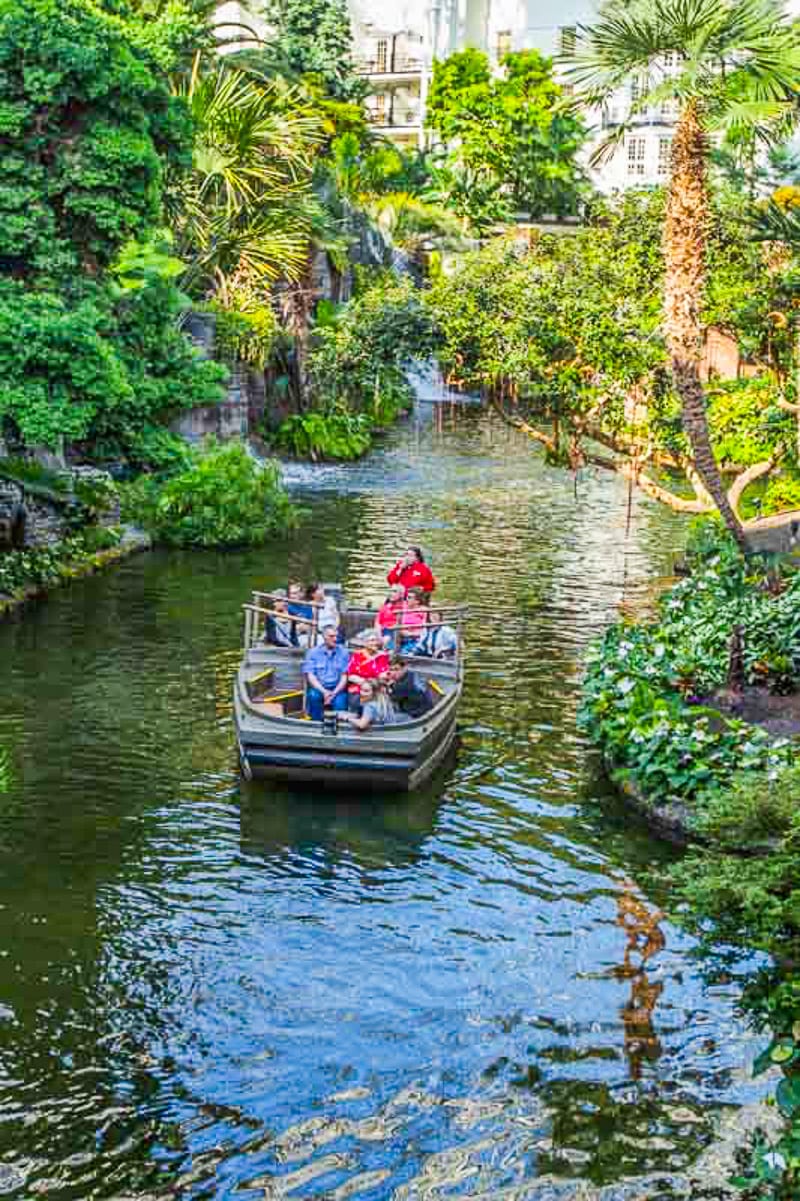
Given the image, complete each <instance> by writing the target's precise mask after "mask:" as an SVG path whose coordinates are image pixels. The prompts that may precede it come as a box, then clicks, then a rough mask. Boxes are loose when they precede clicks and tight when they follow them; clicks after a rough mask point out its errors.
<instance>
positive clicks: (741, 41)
mask: <svg viewBox="0 0 800 1201" xmlns="http://www.w3.org/2000/svg"><path fill="white" fill-rule="evenodd" d="M666 56H669V59H670V60H671V61H672V62H673V63H675V64H676V65H675V68H674V70H672V69H669V70H668V69H667V67H666V61H667V58H666ZM569 74H570V77H571V80H572V82H573V83H574V84H575V86H576V89H577V91H578V93H579V95H580V98H581V99H582V100H583V101H584V102H585V103H588V104H589V105H591V106H593V107H595V106H597V107H599V106H602V105H604V104H606V103H607V102H608V101H609V100H610V99H611V97H612V96H614V95H615V94H618V93H619V91H620V89H622V88H627V87H629V86H630V85H631V82H632V81H635V82H636V85H637V86H636V88H635V89H633V88H631V95H632V96H633V97H634V99H632V101H631V103H630V105H629V112H628V118H627V120H626V121H625V122H624V123H622V124H621V125H620V126H619V128H618V129H617V130H616V131H615V132H614V134H613V135H612V136H611V138H609V139H608V140H607V141H606V143H605V146H604V147H603V148H602V149H603V150H605V151H606V152H608V151H609V150H610V149H611V148H613V146H614V145H615V144H617V143H619V141H621V139H622V138H623V137H624V135H625V133H626V132H627V130H628V129H629V128H630V125H631V123H632V122H634V121H635V120H636V119H637V117H641V115H642V114H643V113H645V112H646V110H647V109H650V108H653V107H656V106H658V105H660V104H663V103H665V102H672V103H674V104H675V105H676V107H677V114H678V116H677V125H676V128H675V135H674V138H673V141H672V154H671V172H670V179H669V186H668V195H667V210H666V219H665V223H664V235H663V245H664V259H665V267H666V272H665V283H664V333H665V337H666V341H667V346H668V349H669V353H670V358H671V363H672V375H673V379H674V383H675V388H676V390H677V392H678V395H679V397H680V401H681V412H682V421H683V427H684V431H685V433H686V436H687V438H688V440H689V443H690V445H691V448H692V454H693V457H694V462H695V466H696V469H697V472H698V474H699V476H700V478H701V480H702V482H703V484H704V485H705V487H706V489H707V491H708V492H709V494H710V495H711V497H712V499H713V501H714V503H715V504H716V506H717V508H718V509H719V511H720V513H721V515H722V517H723V520H724V521H725V524H726V525H727V526H728V528H729V529H730V531H731V533H732V534H733V535H734V537H735V538H736V540H737V542H738V543H739V545H740V546H741V547H742V549H743V550H747V540H746V538H745V535H744V531H743V529H742V526H741V523H740V521H739V519H738V517H737V515H736V513H735V512H734V510H733V506H732V505H731V503H730V502H729V499H728V495H727V493H726V491H725V487H724V485H723V482H722V478H721V475H720V472H719V468H718V466H717V463H716V460H715V458H714V454H713V451H712V449H711V440H710V437H709V430H708V420H707V417H706V408H705V396H704V391H703V385H702V382H701V379H700V372H699V362H700V355H701V349H702V338H703V326H702V306H703V295H704V285H705V275H706V261H705V259H706V245H707V230H708V217H709V192H708V167H709V159H710V150H711V144H712V138H713V136H714V135H715V134H720V135H723V136H724V135H726V134H730V135H732V136H733V137H735V138H740V139H741V138H742V137H745V136H747V137H752V138H753V139H754V141H755V142H757V143H760V144H762V145H765V146H766V145H769V144H770V143H771V142H773V141H775V140H779V139H780V140H783V139H784V138H785V136H786V131H787V127H788V126H789V125H790V124H791V122H792V120H793V117H794V110H795V106H796V103H797V97H798V82H800V34H798V31H797V30H796V28H795V27H794V26H793V25H792V23H791V22H790V21H789V19H788V17H787V15H786V12H785V10H784V7H783V4H782V3H781V2H780V0H611V2H610V3H607V4H606V5H605V6H604V8H603V9H602V10H601V13H600V16H599V19H598V21H597V23H596V24H594V25H592V26H589V27H580V28H579V29H578V33H577V42H576V48H575V52H574V54H573V55H571V56H570V63H569Z"/></svg>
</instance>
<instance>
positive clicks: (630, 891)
mask: <svg viewBox="0 0 800 1201" xmlns="http://www.w3.org/2000/svg"><path fill="white" fill-rule="evenodd" d="M620 885H621V891H620V893H619V895H618V897H617V919H616V921H617V925H618V926H620V927H621V928H622V929H623V930H624V931H625V936H626V944H625V951H624V954H623V959H622V963H621V964H620V965H619V966H618V967H616V968H614V969H613V973H614V975H615V976H616V977H617V979H618V980H630V982H631V994H630V997H629V999H628V1001H627V1003H626V1004H625V1005H623V1007H622V1009H621V1010H620V1015H621V1017H622V1024H623V1027H624V1031H625V1054H626V1056H627V1058H628V1064H629V1066H630V1073H631V1078H632V1079H633V1080H640V1079H641V1077H642V1065H643V1063H644V1062H647V1063H656V1062H657V1061H658V1059H659V1058H660V1056H661V1042H660V1040H659V1037H658V1035H657V1034H656V1031H655V1028H654V1026H653V1013H654V1011H655V1008H656V1005H657V1004H658V999H659V997H660V996H661V994H662V992H663V991H664V984H663V982H662V981H652V980H651V979H650V978H649V976H648V973H647V970H646V966H647V963H648V961H649V960H650V959H652V957H653V956H654V955H657V954H658V952H659V951H663V949H664V947H665V946H666V939H665V937H664V934H663V932H662V930H661V926H660V924H659V923H660V922H661V921H662V920H663V918H664V914H663V913H662V912H661V911H660V910H658V909H650V908H649V907H648V906H647V905H646V904H645V903H644V902H643V901H642V900H641V899H640V897H639V896H638V895H637V889H636V885H635V884H634V882H633V881H632V880H629V879H627V878H623V879H622V880H621V881H620Z"/></svg>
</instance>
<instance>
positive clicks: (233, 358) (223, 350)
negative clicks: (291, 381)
mask: <svg viewBox="0 0 800 1201" xmlns="http://www.w3.org/2000/svg"><path fill="white" fill-rule="evenodd" d="M203 307H204V308H205V310H206V311H207V312H211V313H213V314H214V316H215V318H216V324H215V339H214V344H215V349H216V352H217V354H219V355H220V356H221V357H222V358H223V359H225V360H226V361H227V362H229V363H237V362H238V363H248V364H249V365H250V366H252V367H260V368H262V369H263V368H264V367H266V365H267V363H268V362H269V360H270V358H271V356H272V353H273V351H274V349H275V346H276V344H277V341H278V338H279V332H280V331H279V326H278V321H277V318H276V317H275V314H274V312H273V311H272V309H271V308H270V307H269V305H268V304H261V305H258V306H257V307H254V308H252V309H244V310H242V309H227V308H223V306H222V305H221V304H219V303H218V302H212V303H211V304H208V305H204V306H203Z"/></svg>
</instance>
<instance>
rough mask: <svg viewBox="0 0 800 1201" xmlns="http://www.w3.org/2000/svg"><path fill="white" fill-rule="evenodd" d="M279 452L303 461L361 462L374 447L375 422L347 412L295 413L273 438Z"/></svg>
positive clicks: (343, 410) (341, 410) (339, 410)
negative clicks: (350, 460)
mask: <svg viewBox="0 0 800 1201" xmlns="http://www.w3.org/2000/svg"><path fill="white" fill-rule="evenodd" d="M273 441H274V444H275V446H276V447H278V448H279V449H280V450H285V451H287V452H288V453H289V454H291V455H295V456H296V457H297V458H301V459H313V460H314V461H315V462H316V461H317V460H318V459H359V458H361V456H362V455H363V454H366V452H367V451H368V450H369V448H370V446H371V445H372V422H371V421H370V419H369V417H367V416H366V415H365V414H364V413H349V412H348V411H347V410H346V409H337V410H334V411H332V412H324V413H322V412H312V413H295V414H294V415H293V416H292V417H287V419H286V421H284V422H283V424H282V425H281V427H280V428H279V429H278V430H277V432H276V433H275V435H274V438H273Z"/></svg>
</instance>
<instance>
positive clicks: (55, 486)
mask: <svg viewBox="0 0 800 1201" xmlns="http://www.w3.org/2000/svg"><path fill="white" fill-rule="evenodd" d="M0 477H3V478H5V479H12V480H18V481H19V482H20V483H21V484H33V485H34V487H41V488H46V489H47V490H48V491H49V492H56V493H59V492H60V493H62V494H63V495H64V496H66V495H67V493H68V491H69V482H68V479H67V476H66V473H65V472H61V471H51V470H50V468H48V467H44V466H43V465H42V464H41V463H39V462H37V460H36V459H25V458H22V457H21V456H17V455H9V456H8V457H6V458H2V459H0Z"/></svg>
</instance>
